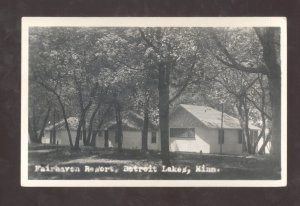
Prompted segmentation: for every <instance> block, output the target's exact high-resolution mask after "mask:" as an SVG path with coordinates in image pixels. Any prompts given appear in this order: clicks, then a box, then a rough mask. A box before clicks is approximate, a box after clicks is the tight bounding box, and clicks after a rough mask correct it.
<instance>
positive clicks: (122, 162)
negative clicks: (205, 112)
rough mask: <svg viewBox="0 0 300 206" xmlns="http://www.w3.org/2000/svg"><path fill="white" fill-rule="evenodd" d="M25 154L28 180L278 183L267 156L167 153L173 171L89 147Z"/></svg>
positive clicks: (142, 157)
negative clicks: (167, 180)
mask: <svg viewBox="0 0 300 206" xmlns="http://www.w3.org/2000/svg"><path fill="white" fill-rule="evenodd" d="M28 151H29V165H28V171H29V172H28V173H29V174H28V178H29V179H53V180H55V179H67V180H72V179H73V180H76V179H99V180H107V179H126V180H130V179H132V180H139V179H144V180H148V179H170V180H176V179H178V180H180V179H194V180H254V179H256V180H270V179H280V171H278V170H276V169H274V166H273V164H272V163H271V161H270V159H269V157H268V156H233V155H218V154H201V155H200V154H194V153H193V154H191V153H171V163H172V166H173V168H166V167H165V168H163V167H162V165H161V160H160V154H159V153H158V152H152V151H150V152H148V153H147V154H143V153H141V152H140V151H138V150H124V151H123V152H122V153H118V152H117V151H116V150H113V149H102V148H92V147H82V148H81V150H80V151H71V150H70V148H69V147H68V146H58V145H42V144H34V145H33V144H30V145H29V150H28ZM71 167H72V168H73V169H70V168H71ZM155 169H156V170H155ZM71 170H72V171H71ZM167 171H168V172H167ZM175 171H176V172H175Z"/></svg>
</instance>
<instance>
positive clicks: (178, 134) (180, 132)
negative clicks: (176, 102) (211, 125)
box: [170, 128, 195, 138]
mask: <svg viewBox="0 0 300 206" xmlns="http://www.w3.org/2000/svg"><path fill="white" fill-rule="evenodd" d="M170 137H172V138H195V128H170Z"/></svg>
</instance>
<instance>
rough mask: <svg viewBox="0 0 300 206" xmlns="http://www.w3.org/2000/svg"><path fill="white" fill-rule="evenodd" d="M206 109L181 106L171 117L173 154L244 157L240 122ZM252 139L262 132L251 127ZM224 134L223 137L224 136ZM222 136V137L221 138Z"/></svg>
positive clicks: (171, 146) (211, 109)
mask: <svg viewBox="0 0 300 206" xmlns="http://www.w3.org/2000/svg"><path fill="white" fill-rule="evenodd" d="M221 119H222V112H220V111H217V110H215V109H213V108H211V107H207V106H196V105H186V104H181V105H179V106H178V108H176V109H175V111H174V112H173V113H172V114H171V116H170V139H169V141H170V151H172V152H177V151H178V152H197V153H224V154H241V153H243V151H244V148H243V145H244V144H243V141H244V140H243V138H242V130H241V126H240V123H239V120H238V119H236V118H234V117H231V116H229V115H227V114H225V113H223V129H221ZM249 129H250V131H251V134H252V136H253V137H254V136H255V134H256V135H257V131H258V130H259V129H260V128H258V127H256V126H253V125H249ZM222 132H224V134H223V135H222ZM222 136H223V137H222Z"/></svg>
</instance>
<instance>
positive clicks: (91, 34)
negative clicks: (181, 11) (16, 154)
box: [21, 17, 287, 187]
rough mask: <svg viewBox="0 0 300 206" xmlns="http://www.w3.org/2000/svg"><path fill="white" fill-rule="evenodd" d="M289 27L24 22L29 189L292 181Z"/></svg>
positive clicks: (213, 21)
mask: <svg viewBox="0 0 300 206" xmlns="http://www.w3.org/2000/svg"><path fill="white" fill-rule="evenodd" d="M286 35H287V34H286V19H285V18H282V17H248V18H246V17H245V18H242V17H236V18H224V17H223V18H222V17H216V18H193V17H190V18H188V17H187V18H163V17H160V18H133V17H128V18H125V17H123V18H121V17H120V18H103V17H102V18H83V17H81V18H79V17H77V18H75V17H74V18H62V17H56V18H54V17H52V18H43V17H25V18H23V19H22V99H21V100H22V102H21V107H22V108H21V110H22V111H21V184H22V186H74V187H82V186H93V187H95V186H96V187H133V186H134V187H162V186H163V187H204V186H205V187H210V186H213V187H216V186H217V187H224V186H226V187H237V186H238V187H265V186H269V187H270V186H274V187H275V186H276V187H279V186H285V185H286V181H287V180H286V178H287V177H286V173H287V163H286V162H287V131H286V130H287V129H286V121H287V120H286V112H287V105H286V104H287V102H286V101H287V100H286V99H287V96H286V95H287V94H286V84H287V77H286V76H287V75H286V73H287V71H286V70H287V63H286V61H287V51H286V50H287V48H286V41H287V38H286ZM79 180H80V181H79Z"/></svg>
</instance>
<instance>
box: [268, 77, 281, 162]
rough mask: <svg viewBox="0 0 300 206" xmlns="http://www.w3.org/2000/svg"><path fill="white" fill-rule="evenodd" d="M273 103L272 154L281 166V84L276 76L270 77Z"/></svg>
mask: <svg viewBox="0 0 300 206" xmlns="http://www.w3.org/2000/svg"><path fill="white" fill-rule="evenodd" d="M269 81H270V83H269V84H270V96H271V104H272V133H271V154H272V156H273V158H274V161H275V162H276V163H277V164H278V166H279V167H280V157H281V84H280V78H277V77H276V76H275V77H273V78H270V79H269Z"/></svg>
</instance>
